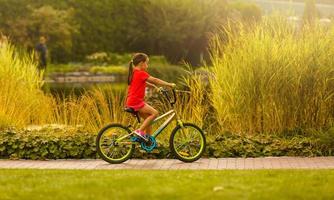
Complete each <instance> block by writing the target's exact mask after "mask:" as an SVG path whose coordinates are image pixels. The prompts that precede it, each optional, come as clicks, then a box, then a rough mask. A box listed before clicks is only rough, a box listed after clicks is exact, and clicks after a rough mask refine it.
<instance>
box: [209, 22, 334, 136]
mask: <svg viewBox="0 0 334 200" xmlns="http://www.w3.org/2000/svg"><path fill="white" fill-rule="evenodd" d="M223 29H224V31H222V33H221V35H216V37H214V39H213V45H212V48H211V50H212V62H213V67H212V68H211V71H212V73H213V74H214V76H215V78H214V79H210V82H211V86H212V97H211V100H212V102H213V106H214V108H215V110H216V111H217V121H218V122H219V123H220V125H221V127H224V128H225V129H228V130H231V131H232V132H236V133H256V132H269V133H272V132H275V133H279V132H282V131H284V130H292V129H295V128H303V129H307V128H315V129H322V128H326V127H328V126H332V124H333V118H334V115H333V113H334V112H333V111H334V110H333V108H334V62H333V59H332V58H333V56H334V39H333V38H334V27H333V26H332V27H322V26H320V25H319V24H316V25H314V26H308V25H305V26H303V27H302V28H298V27H294V25H292V24H289V23H288V22H287V20H286V19H285V18H283V17H279V16H273V17H267V18H264V19H263V20H262V21H261V22H260V23H258V24H257V25H255V26H254V27H252V28H251V29H249V27H247V26H244V25H240V24H237V25H235V24H233V23H231V25H230V26H226V27H224V28H223Z"/></svg>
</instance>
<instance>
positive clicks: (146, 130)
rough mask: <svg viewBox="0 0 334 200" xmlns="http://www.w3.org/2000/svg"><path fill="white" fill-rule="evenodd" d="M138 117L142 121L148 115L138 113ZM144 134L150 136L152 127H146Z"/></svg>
mask: <svg viewBox="0 0 334 200" xmlns="http://www.w3.org/2000/svg"><path fill="white" fill-rule="evenodd" d="M139 115H140V117H141V118H143V119H144V120H145V119H146V118H147V117H149V116H150V115H149V114H147V113H139ZM144 132H145V133H147V134H149V135H152V126H151V125H148V126H147V127H146V129H145V130H144Z"/></svg>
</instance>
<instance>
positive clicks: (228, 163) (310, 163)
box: [0, 157, 334, 170]
mask: <svg viewBox="0 0 334 200" xmlns="http://www.w3.org/2000/svg"><path fill="white" fill-rule="evenodd" d="M1 168H2V169H4V168H16V169H17V168H26V169H27V168H30V169H163V170H179V169H194V170H196V169H208V170H223V169H334V157H313V158H301V157H265V158H218V159H215V158H202V159H200V160H198V161H196V162H194V163H183V162H181V161H178V160H172V159H161V160H138V159H132V160H129V161H127V162H125V163H122V164H117V165H111V164H108V163H106V162H104V161H103V160H48V161H33V160H0V169H1Z"/></svg>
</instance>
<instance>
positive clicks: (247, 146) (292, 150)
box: [208, 131, 334, 157]
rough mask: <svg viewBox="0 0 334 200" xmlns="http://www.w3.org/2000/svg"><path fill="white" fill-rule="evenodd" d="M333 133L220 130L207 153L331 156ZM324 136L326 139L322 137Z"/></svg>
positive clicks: (217, 154) (239, 155)
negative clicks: (243, 132) (258, 132)
mask: <svg viewBox="0 0 334 200" xmlns="http://www.w3.org/2000/svg"><path fill="white" fill-rule="evenodd" d="M332 136H333V133H332V132H330V131H328V132H321V136H319V135H318V136H308V135H293V136H290V137H284V136H282V135H279V134H276V135H275V134H264V133H262V134H256V135H237V134H232V133H230V132H225V133H222V134H221V135H219V136H217V137H216V138H215V139H214V140H213V141H210V142H209V144H208V155H209V156H213V157H263V156H332V155H334V143H333V139H332V138H330V137H332ZM324 138H326V139H324ZM327 139H329V140H327Z"/></svg>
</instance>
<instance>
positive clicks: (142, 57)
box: [128, 53, 148, 85]
mask: <svg viewBox="0 0 334 200" xmlns="http://www.w3.org/2000/svg"><path fill="white" fill-rule="evenodd" d="M147 59H148V56H147V55H146V54H144V53H136V54H135V55H134V56H133V57H132V60H131V61H130V63H129V73H128V85H130V84H131V81H132V75H133V66H137V65H138V64H139V63H141V62H146V60H147Z"/></svg>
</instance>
